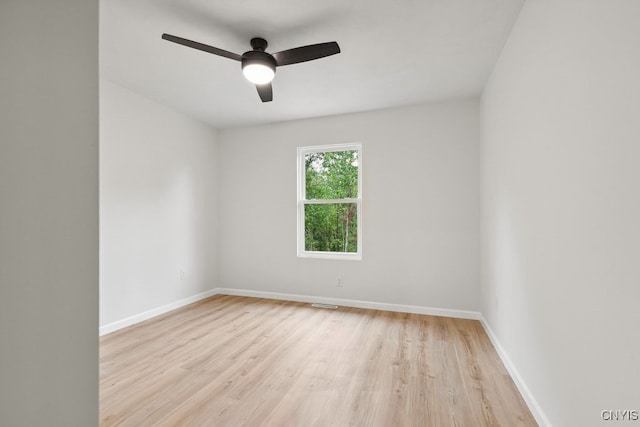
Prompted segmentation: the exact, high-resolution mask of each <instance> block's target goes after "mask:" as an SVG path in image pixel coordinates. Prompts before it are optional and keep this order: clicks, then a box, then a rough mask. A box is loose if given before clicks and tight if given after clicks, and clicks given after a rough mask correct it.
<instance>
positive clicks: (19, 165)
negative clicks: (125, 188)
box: [0, 0, 98, 427]
mask: <svg viewBox="0 0 640 427" xmlns="http://www.w3.org/2000/svg"><path fill="white" fill-rule="evenodd" d="M0 57H1V58H2V59H1V60H0V61H1V62H2V64H1V65H0V425H2V426H11V427H21V426H27V427H31V426H51V427H58V426H60V427H72V426H73V427H76V426H77V427H80V426H92V425H97V423H98V340H97V335H98V2H97V1H96V0H94V1H90V0H89V1H87V0H65V1H50V0H40V1H38V0H31V1H18V0H15V1H2V2H0Z"/></svg>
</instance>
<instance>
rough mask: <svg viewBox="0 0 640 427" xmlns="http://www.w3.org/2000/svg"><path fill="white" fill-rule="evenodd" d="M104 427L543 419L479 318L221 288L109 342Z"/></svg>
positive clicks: (103, 378)
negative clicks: (319, 304)
mask: <svg viewBox="0 0 640 427" xmlns="http://www.w3.org/2000/svg"><path fill="white" fill-rule="evenodd" d="M100 425H101V426H135V427H140V426H224V427H227V426H305V427H307V426H323V427H324V426H382V427H389V426H435V427H441V426H474V427H476V426H509V427H513V426H535V425H537V424H536V422H535V420H534V418H533V417H532V415H531V413H530V412H529V410H528V409H527V406H526V404H525V403H524V401H523V399H522V397H521V396H520V394H519V393H518V391H517V389H516V387H515V385H514V384H513V381H512V380H511V378H510V377H509V375H508V373H507V372H506V370H505V368H504V366H503V365H502V363H501V361H500V359H499V358H498V355H497V354H496V352H495V350H494V348H493V347H492V345H491V343H490V341H489V339H488V337H487V336H486V334H485V332H484V330H483V329H482V326H481V325H480V323H479V322H477V321H473V320H461V319H452V318H445V317H435V316H424V315H416V314H405V313H392V312H384V311H377V310H364V309H356V308H346V307H340V308H338V309H337V310H330V309H322V308H313V307H311V306H310V305H309V304H305V303H295V302H288V301H276V300H266V299H257V298H246V297H235V296H225V295H217V296H214V297H211V298H208V299H206V300H203V301H200V302H198V303H195V304H192V305H190V306H187V307H184V308H181V309H179V310H176V311H173V312H171V313H167V314H165V315H163V316H160V317H157V318H154V319H151V320H148V321H146V322H143V323H140V324H138V325H135V326H132V327H129V328H126V329H123V330H120V331H117V332H114V333H112V334H109V335H106V336H104V337H102V338H101V340H100Z"/></svg>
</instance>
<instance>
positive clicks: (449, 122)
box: [219, 101, 479, 310]
mask: <svg viewBox="0 0 640 427" xmlns="http://www.w3.org/2000/svg"><path fill="white" fill-rule="evenodd" d="M477 139H478V103H477V101H461V102H450V103H445V104H433V105H423V106H417V107H407V108H399V109H392V110H384V111H376V112H366V113H359V114H351V115H341V116H335V117H327V118H318V119H312V120H300V121H293V122H285V123H280V124H274V125H267V126H259V127H251V128H240V129H231V130H223V131H220V133H219V142H220V159H223V161H221V163H220V182H221V187H220V203H219V206H220V223H221V224H223V227H222V228H221V230H220V240H219V259H220V286H221V287H227V288H236V289H248V290H254V291H271V292H281V293H293V294H301V295H310V296H319V297H332V298H347V299H354V300H364V301H372V302H384V303H394V304H408V305H416V306H427V307H438V308H450V309H459V310H477V309H478V308H479V307H478V305H479V304H478V301H479V283H478V275H479V259H478V257H479V255H478V250H479V240H478V235H479V224H478V210H479V185H478V174H479V171H478V141H477ZM344 142H361V143H362V145H363V153H362V156H363V214H362V217H363V223H364V225H363V260H362V261H335V260H318V259H304V258H297V256H296V147H299V146H310V145H320V144H332V143H344ZM338 276H342V277H343V278H344V287H342V288H338V287H336V282H337V277H338Z"/></svg>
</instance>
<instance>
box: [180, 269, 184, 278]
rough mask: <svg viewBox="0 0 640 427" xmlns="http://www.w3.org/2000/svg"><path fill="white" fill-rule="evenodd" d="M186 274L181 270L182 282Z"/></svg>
mask: <svg viewBox="0 0 640 427" xmlns="http://www.w3.org/2000/svg"><path fill="white" fill-rule="evenodd" d="M184 277H185V274H184V270H180V280H184Z"/></svg>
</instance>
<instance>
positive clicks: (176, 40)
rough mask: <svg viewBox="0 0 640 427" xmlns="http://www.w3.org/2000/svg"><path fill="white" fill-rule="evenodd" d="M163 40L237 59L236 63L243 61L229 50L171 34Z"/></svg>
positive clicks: (165, 35)
mask: <svg viewBox="0 0 640 427" xmlns="http://www.w3.org/2000/svg"><path fill="white" fill-rule="evenodd" d="M162 38H163V39H164V40H168V41H170V42H174V43H178V44H181V45H183V46H187V47H191V48H193V49H198V50H202V51H204V52H208V53H213V54H214V55H218V56H224V57H225V58H229V59H235V60H236V61H240V60H242V55H238V54H237V53H233V52H229V51H228V50H224V49H218V48H217V47H213V46H209V45H206V44H202V43H198V42H194V41H193V40H188V39H183V38H182V37H177V36H172V35H171V34H166V33H165V34H163V35H162Z"/></svg>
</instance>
